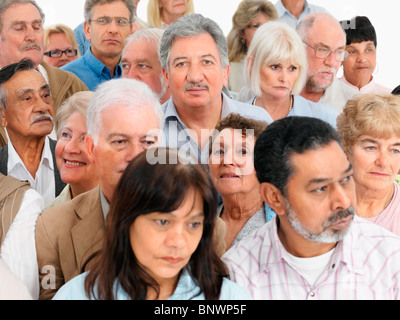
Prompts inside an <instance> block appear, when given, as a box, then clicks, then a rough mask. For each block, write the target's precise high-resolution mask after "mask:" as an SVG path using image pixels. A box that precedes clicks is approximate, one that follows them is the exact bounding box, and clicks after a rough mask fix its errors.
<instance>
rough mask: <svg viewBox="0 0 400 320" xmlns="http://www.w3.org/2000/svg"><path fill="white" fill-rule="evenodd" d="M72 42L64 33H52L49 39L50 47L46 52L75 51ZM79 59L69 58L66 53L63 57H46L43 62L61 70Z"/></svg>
mask: <svg viewBox="0 0 400 320" xmlns="http://www.w3.org/2000/svg"><path fill="white" fill-rule="evenodd" d="M74 49H77V48H74V46H73V45H72V43H71V41H69V40H68V38H67V37H66V36H65V34H63V33H52V34H51V35H50V37H49V45H48V46H47V48H46V49H45V52H48V51H50V52H53V51H55V50H58V51H66V50H74ZM77 58H78V55H75V56H68V55H67V54H66V53H65V52H64V53H63V54H62V55H61V57H58V58H57V57H48V56H46V55H45V56H44V57H43V60H44V61H45V62H47V63H48V64H49V65H51V66H53V67H57V68H60V67H62V66H64V65H66V64H67V63H69V62H71V61H74V60H76V59H77Z"/></svg>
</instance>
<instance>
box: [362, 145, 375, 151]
mask: <svg viewBox="0 0 400 320" xmlns="http://www.w3.org/2000/svg"><path fill="white" fill-rule="evenodd" d="M364 149H365V150H367V151H374V150H376V147H375V146H366V147H364Z"/></svg>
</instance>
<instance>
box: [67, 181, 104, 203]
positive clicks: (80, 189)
mask: <svg viewBox="0 0 400 320" xmlns="http://www.w3.org/2000/svg"><path fill="white" fill-rule="evenodd" d="M96 182H97V180H95V181H90V183H89V184H87V181H85V182H84V183H73V184H72V183H70V190H71V199H73V198H75V197H76V196H79V195H80V194H82V193H85V192H87V191H89V190H92V189H93V188H95V187H96V186H97V185H98V183H96ZM106 198H107V197H106ZM107 199H108V198H107Z"/></svg>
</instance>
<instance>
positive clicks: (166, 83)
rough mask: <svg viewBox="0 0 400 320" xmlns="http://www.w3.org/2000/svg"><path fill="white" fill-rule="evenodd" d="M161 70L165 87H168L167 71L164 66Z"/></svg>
mask: <svg viewBox="0 0 400 320" xmlns="http://www.w3.org/2000/svg"><path fill="white" fill-rule="evenodd" d="M161 71H162V74H163V77H164V82H165V85H166V87H167V88H169V78H168V72H167V71H166V70H165V69H164V68H161Z"/></svg>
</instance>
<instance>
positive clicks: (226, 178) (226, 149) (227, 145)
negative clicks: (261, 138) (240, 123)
mask: <svg viewBox="0 0 400 320" xmlns="http://www.w3.org/2000/svg"><path fill="white" fill-rule="evenodd" d="M254 144H255V139H254V136H253V135H250V134H249V135H248V136H247V137H244V136H243V135H242V130H234V129H231V128H227V129H224V130H222V131H221V132H220V133H219V135H218V136H217V137H216V139H215V140H214V143H213V145H212V151H211V155H210V158H209V168H210V174H211V177H212V180H213V183H214V185H215V187H216V189H217V190H218V192H219V193H220V194H221V195H232V194H237V193H249V192H251V191H254V190H258V188H259V186H260V184H259V182H258V180H257V177H256V172H255V169H254V164H253V155H254Z"/></svg>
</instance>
